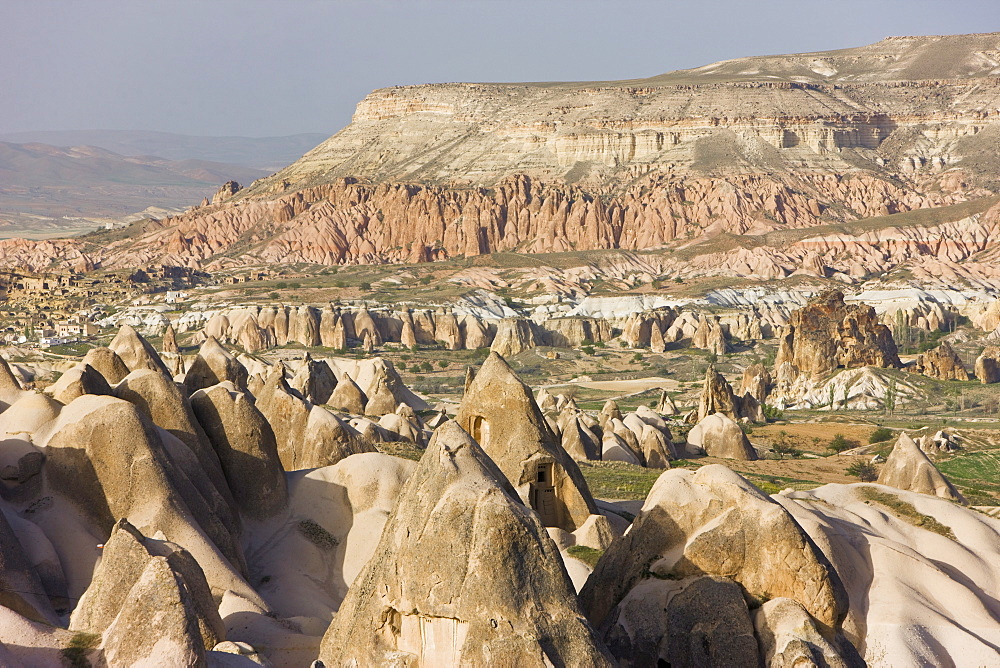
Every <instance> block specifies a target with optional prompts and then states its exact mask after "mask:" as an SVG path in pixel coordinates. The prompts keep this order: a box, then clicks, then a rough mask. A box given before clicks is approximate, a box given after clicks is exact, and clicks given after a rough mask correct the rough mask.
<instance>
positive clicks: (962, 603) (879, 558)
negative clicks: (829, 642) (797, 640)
mask: <svg viewBox="0 0 1000 668" xmlns="http://www.w3.org/2000/svg"><path fill="white" fill-rule="evenodd" d="M772 498H773V499H774V500H775V501H777V502H778V503H780V504H781V505H782V506H784V508H785V509H786V510H787V511H788V512H789V513H791V514H792V516H793V517H794V518H795V520H796V521H797V523H798V524H799V526H801V527H802V528H803V529H804V530H805V531H806V532H807V533H808V534H809V535H810V536H811V537H812V539H813V541H814V542H815V544H816V545H818V546H819V547H820V548H821V549H822V550H823V552H824V554H825V555H826V556H827V558H828V559H829V560H830V561H831V563H832V564H833V566H834V568H835V569H836V570H837V572H838V573H840V574H841V576H842V581H843V583H844V585H845V586H846V588H847V591H848V593H849V600H850V608H849V610H848V614H847V617H846V618H845V620H844V623H843V629H844V635H845V636H846V638H847V639H848V640H850V642H851V643H852V644H853V645H854V647H856V648H857V652H858V654H859V655H860V656H858V659H862V658H863V660H864V661H866V662H867V663H868V665H878V664H885V663H891V664H893V665H915V664H920V663H929V664H931V665H949V664H955V665H968V664H972V665H980V664H983V665H989V664H990V663H991V662H992V661H993V660H994V659H995V657H996V638H997V635H998V632H997V629H998V627H1000V612H998V611H997V608H996V606H995V605H994V604H993V603H992V602H990V601H989V600H988V599H987V598H986V596H988V595H989V594H988V592H990V591H994V590H995V589H994V587H995V586H996V585H995V583H997V582H1000V561H997V560H996V559H992V558H987V559H984V558H983V556H982V555H984V554H987V553H990V554H992V550H995V549H996V548H995V547H991V546H995V545H996V536H997V528H996V520H995V519H993V518H990V517H987V516H986V515H983V514H982V513H979V512H976V511H973V510H970V509H967V508H964V507H962V506H961V505H958V504H956V503H954V502H951V501H948V500H946V499H941V498H938V497H935V496H929V495H926V494H916V493H913V492H905V491H902V490H896V489H893V488H889V487H881V486H875V485H864V484H853V485H836V484H831V485H824V486H822V487H819V488H817V489H815V490H810V491H807V492H785V493H782V494H776V495H774V496H773V497H772ZM883 499H885V501H883ZM918 514H919V515H918ZM920 515H923V516H924V519H923V520H917V519H916V517H919V516H920ZM927 518H932V519H933V520H934V522H936V524H933V523H931V522H929V521H927ZM799 600H800V602H801V599H799ZM807 609H808V606H807ZM820 630H822V629H820ZM762 637H763V636H762ZM837 649H838V650H840V652H841V654H842V655H843V656H844V657H845V659H846V658H848V655H847V650H848V649H849V647H846V646H845V645H844V644H838V645H837Z"/></svg>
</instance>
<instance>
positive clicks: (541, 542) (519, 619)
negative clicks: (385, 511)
mask: <svg viewBox="0 0 1000 668" xmlns="http://www.w3.org/2000/svg"><path fill="white" fill-rule="evenodd" d="M525 610H531V611H533V612H532V614H525ZM319 658H320V661H322V662H323V663H324V664H325V665H326V666H330V667H333V666H348V665H385V664H388V663H391V662H397V663H400V662H401V663H406V664H409V665H425V666H430V665H433V666H459V665H504V666H513V665H543V664H546V663H548V664H552V665H567V666H570V665H571V666H610V665H611V659H610V656H609V655H608V654H607V653H606V651H605V650H604V649H603V647H602V646H601V645H600V643H599V642H598V641H597V640H596V639H595V637H594V633H593V631H592V629H591V628H590V627H589V626H588V625H587V623H586V621H584V620H583V619H582V615H581V613H580V611H579V608H578V607H577V603H576V598H575V595H574V593H573V590H572V585H571V583H570V580H569V577H568V575H567V574H566V571H565V569H564V567H563V565H562V560H561V558H560V556H559V553H558V550H557V548H556V546H555V544H554V543H553V542H552V540H551V538H549V536H548V534H547V533H546V531H545V528H544V527H543V526H542V524H541V523H540V522H539V520H538V516H537V515H535V513H532V512H531V511H530V510H528V509H527V508H525V507H524V506H523V505H522V504H521V502H520V500H519V498H518V495H517V493H516V492H515V491H514V490H513V489H512V488H511V487H510V484H509V483H508V482H507V480H506V478H505V476H504V474H503V473H502V472H501V471H500V470H499V469H497V467H496V465H495V464H494V463H493V461H492V460H491V459H490V458H489V457H488V456H487V455H486V453H484V452H483V450H482V449H481V448H480V447H479V446H478V445H477V444H476V443H475V441H473V439H471V438H470V437H469V436H468V434H466V433H465V432H464V431H463V430H462V429H460V428H459V427H458V425H456V424H455V423H453V422H449V423H446V424H444V425H442V426H441V427H440V428H439V429H438V430H437V432H435V435H434V438H433V439H432V441H431V443H430V445H429V446H428V449H427V452H426V453H425V454H424V456H423V458H421V460H420V463H419V465H418V466H417V469H416V470H415V471H414V472H413V474H412V475H411V476H410V478H409V479H408V480H407V482H406V485H405V486H404V487H403V490H402V492H401V494H400V497H399V501H398V503H397V505H396V512H394V513H393V515H392V517H391V518H390V519H389V522H388V523H387V524H386V526H385V529H384V530H383V532H382V538H381V540H380V541H379V544H378V547H377V548H376V549H375V553H374V555H373V556H372V558H371V560H370V561H369V562H368V563H367V565H366V566H365V567H364V569H363V570H362V571H361V573H360V574H359V575H358V577H357V578H356V579H355V580H354V583H353V584H352V585H351V587H350V589H349V590H348V592H347V596H346V597H345V598H344V602H343V604H342V605H341V607H340V610H339V611H338V613H337V615H336V617H335V618H334V620H333V623H332V624H331V625H330V628H329V629H328V630H327V632H326V635H325V636H324V637H323V643H322V645H321V648H320V656H319Z"/></svg>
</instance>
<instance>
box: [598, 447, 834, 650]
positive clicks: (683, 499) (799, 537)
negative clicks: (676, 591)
mask: <svg viewBox="0 0 1000 668" xmlns="http://www.w3.org/2000/svg"><path fill="white" fill-rule="evenodd" d="M736 544H738V545H740V546H741V548H740V549H739V550H733V549H732V546H733V545H736ZM698 575H716V576H722V577H726V578H729V579H732V580H735V581H736V582H738V583H739V584H740V585H742V587H743V589H744V590H745V592H746V594H747V595H748V596H751V597H757V598H758V599H759V598H761V597H765V598H766V597H771V596H786V597H789V598H794V599H795V600H797V601H799V602H800V603H801V604H802V605H803V606H804V607H805V609H806V610H807V611H808V612H809V614H810V615H811V616H812V617H813V618H814V619H816V620H817V622H818V623H819V624H820V626H821V628H823V629H824V630H825V632H827V633H829V632H832V631H834V630H836V629H837V628H839V626H840V622H841V620H842V619H843V616H844V615H845V614H846V612H847V606H848V601H847V596H846V592H845V591H844V588H843V584H841V582H840V578H839V577H838V576H837V574H836V572H834V570H833V568H832V567H831V566H830V564H829V562H828V561H827V559H826V557H825V556H824V555H823V553H822V552H820V550H819V549H818V548H817V547H816V545H815V544H814V543H813V541H812V540H811V539H810V538H809V537H808V535H806V533H805V532H804V531H803V530H802V529H801V528H800V527H799V526H798V524H796V522H795V521H794V520H793V519H792V517H791V516H790V515H789V514H788V513H787V512H786V511H785V510H784V509H783V508H781V506H779V505H778V504H776V503H774V502H773V501H772V500H771V499H769V498H768V497H766V496H765V495H763V494H762V493H761V492H760V491H759V490H757V489H756V488H755V487H753V486H752V485H751V484H750V483H748V482H747V481H746V480H744V479H743V478H741V477H740V476H739V475H737V474H735V473H733V472H732V471H730V470H729V469H727V468H725V467H723V466H718V465H709V466H704V467H702V468H700V469H698V471H697V472H691V471H686V470H682V469H674V470H670V471H666V472H664V473H663V474H661V475H660V477H659V479H658V480H657V481H656V483H655V484H654V486H653V489H652V491H651V492H650V494H649V496H648V497H647V498H646V501H645V503H644V504H643V507H642V511H641V512H640V513H639V515H638V516H637V517H636V519H635V521H634V522H633V523H632V528H631V529H630V530H629V532H628V533H627V534H626V535H625V536H624V537H623V538H621V539H620V540H618V541H616V542H615V543H614V544H613V545H611V547H610V548H608V550H607V552H605V554H604V556H603V557H602V558H601V560H600V561H599V562H598V564H597V568H596V569H595V570H594V574H593V575H592V576H591V578H590V579H589V580H588V581H587V584H586V585H585V586H584V588H583V590H582V591H581V592H580V601H581V603H582V605H583V608H584V610H585V611H586V613H587V617H588V619H590V621H591V623H593V624H594V626H595V627H596V628H598V629H601V630H602V631H603V632H604V633H605V637H607V633H608V632H609V631H610V628H609V626H610V625H611V624H612V623H614V624H617V625H618V626H620V627H621V628H622V630H623V631H624V632H625V633H626V634H627V633H628V629H629V628H630V626H631V625H630V622H629V620H627V619H623V618H622V617H621V614H618V617H617V619H615V615H613V611H614V610H615V607H616V606H618V604H619V603H621V601H622V600H623V599H624V598H625V597H626V595H627V594H628V593H629V592H630V591H631V590H632V589H633V588H634V587H637V586H640V585H642V583H643V582H644V581H647V580H648V579H650V578H653V577H654V576H655V577H657V578H670V579H678V578H684V577H690V576H698ZM612 620H614V621H613V622H612ZM747 623H749V620H747ZM644 649H645V650H647V651H649V649H650V648H644ZM654 656H655V654H654Z"/></svg>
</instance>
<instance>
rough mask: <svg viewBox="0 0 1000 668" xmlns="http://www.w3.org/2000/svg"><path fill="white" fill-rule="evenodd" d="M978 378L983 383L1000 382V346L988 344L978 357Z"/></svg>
mask: <svg viewBox="0 0 1000 668" xmlns="http://www.w3.org/2000/svg"><path fill="white" fill-rule="evenodd" d="M976 378H978V379H979V382H981V383H984V384H986V383H997V382H1000V347H997V346H986V347H985V348H984V349H983V352H982V353H980V354H979V357H977V358H976Z"/></svg>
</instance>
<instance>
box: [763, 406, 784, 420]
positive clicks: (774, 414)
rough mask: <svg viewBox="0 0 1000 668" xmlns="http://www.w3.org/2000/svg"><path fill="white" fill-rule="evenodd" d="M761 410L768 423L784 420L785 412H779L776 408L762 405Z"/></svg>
mask: <svg viewBox="0 0 1000 668" xmlns="http://www.w3.org/2000/svg"><path fill="white" fill-rule="evenodd" d="M761 410H762V411H763V413H764V419H765V420H767V421H768V422H776V421H778V420H782V419H784V417H785V412H784V411H783V410H781V409H780V408H776V407H774V406H770V405H768V404H764V405H763V406H761Z"/></svg>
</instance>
